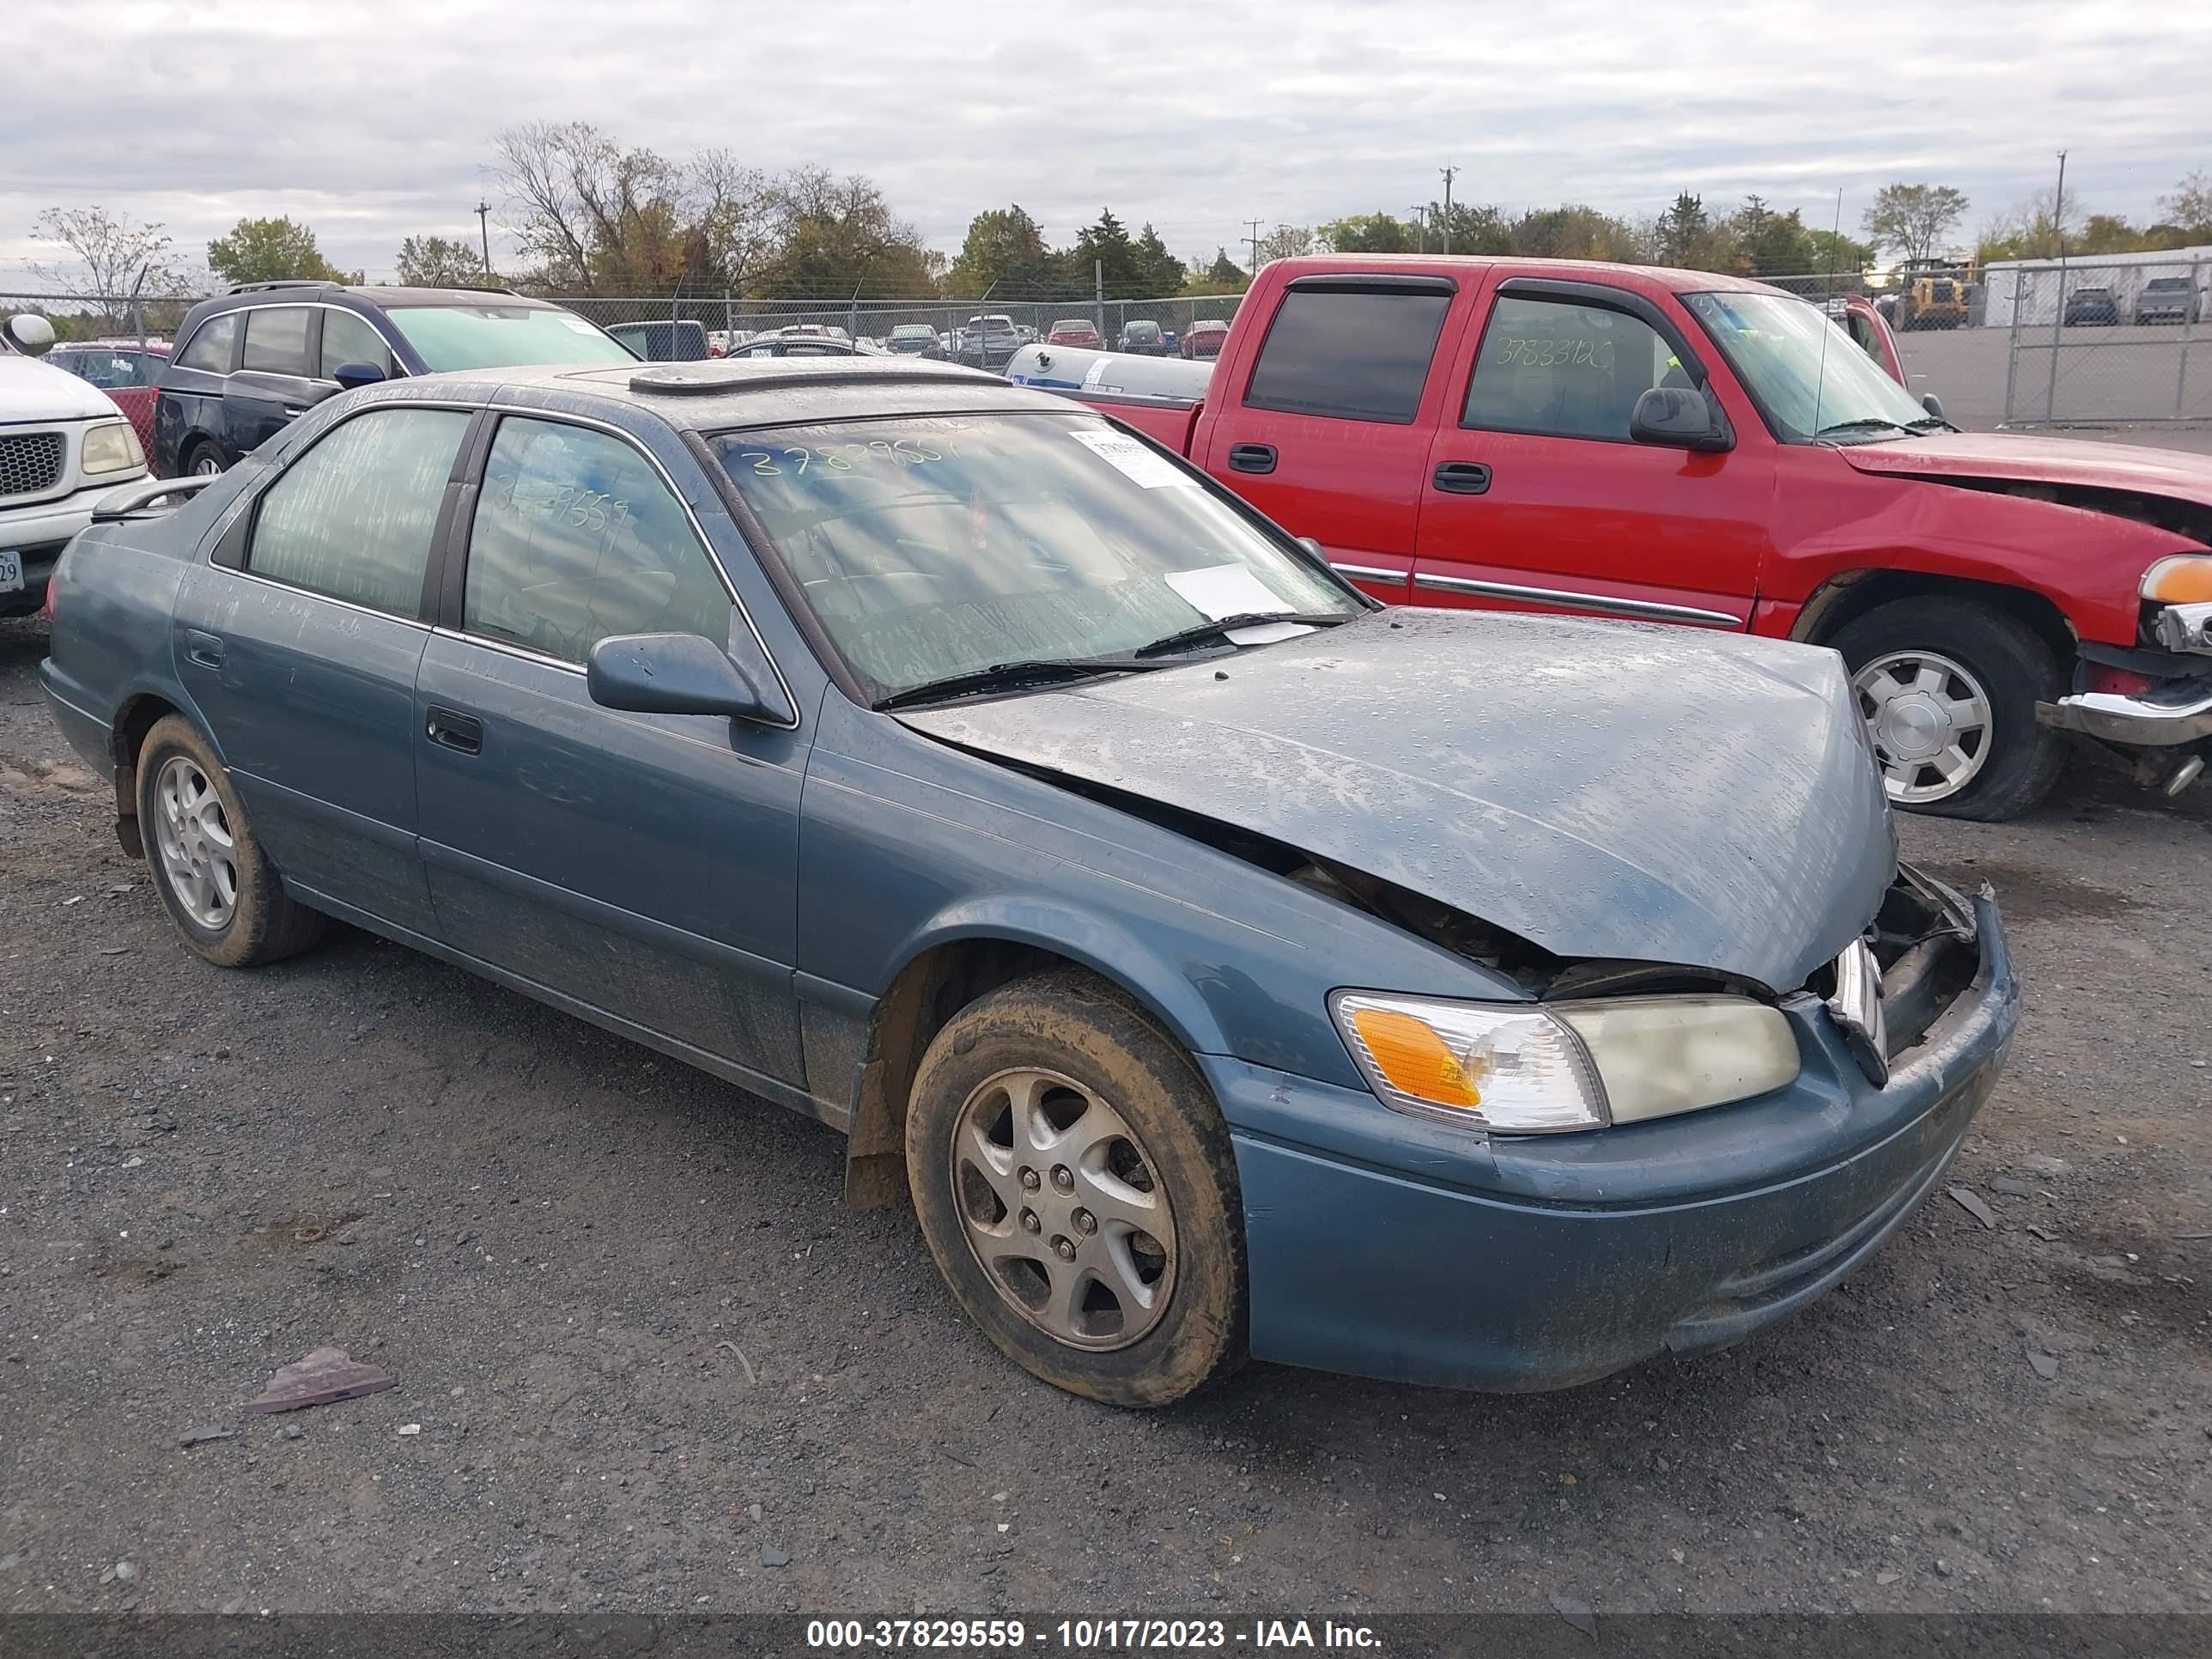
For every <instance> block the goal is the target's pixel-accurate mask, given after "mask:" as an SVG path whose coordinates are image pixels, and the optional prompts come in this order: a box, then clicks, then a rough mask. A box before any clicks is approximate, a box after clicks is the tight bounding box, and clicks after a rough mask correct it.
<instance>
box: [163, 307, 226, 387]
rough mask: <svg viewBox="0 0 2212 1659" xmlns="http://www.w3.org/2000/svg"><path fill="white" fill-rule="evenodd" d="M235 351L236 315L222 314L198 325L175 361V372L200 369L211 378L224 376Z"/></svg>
mask: <svg viewBox="0 0 2212 1659" xmlns="http://www.w3.org/2000/svg"><path fill="white" fill-rule="evenodd" d="M237 349H238V313H236V312H234V311H232V312H226V313H224V314H223V315H222V316H220V317H210V318H209V319H207V321H205V322H204V323H202V324H201V325H199V330H198V331H197V333H195V334H194V335H193V336H192V341H191V344H190V345H188V346H186V347H185V349H184V350H183V351H182V352H181V353H179V356H178V357H177V366H178V367H179V368H204V369H206V370H207V371H208V372H209V373H210V374H229V373H230V365H231V362H232V361H233V359H234V357H235V356H236V354H237Z"/></svg>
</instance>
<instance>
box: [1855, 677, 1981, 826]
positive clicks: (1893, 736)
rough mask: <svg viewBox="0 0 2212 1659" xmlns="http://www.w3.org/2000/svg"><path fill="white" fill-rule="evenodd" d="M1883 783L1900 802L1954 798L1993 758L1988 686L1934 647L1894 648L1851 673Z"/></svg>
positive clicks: (1894, 799) (1902, 803)
mask: <svg viewBox="0 0 2212 1659" xmlns="http://www.w3.org/2000/svg"><path fill="white" fill-rule="evenodd" d="M1851 685H1852V689H1853V690H1855V691H1856V692H1857V695H1858V703H1859V714H1860V715H1861V717H1862V718H1863V719H1864V720H1865V721H1866V723H1867V732H1868V735H1869V736H1870V737H1871V738H1873V739H1874V751H1875V760H1876V761H1877V762H1878V763H1880V764H1881V772H1882V786H1883V787H1884V788H1885V789H1887V791H1888V793H1889V798H1890V799H1891V800H1892V801H1893V802H1895V803H1896V804H1897V805H1900V806H1909V805H1922V804H1924V803H1926V802H1929V801H1938V800H1945V799H1949V798H1950V797H1951V796H1953V795H1955V794H1957V793H1959V792H1960V790H1962V789H1964V788H1965V787H1966V786H1967V785H1968V784H1970V783H1972V781H1974V779H1975V778H1976V777H1978V775H1980V773H1981V770H1982V769H1983V767H1984V766H1985V765H1986V764H1987V763H1988V762H1989V757H1990V739H1991V738H1992V736H1993V735H1994V732H1993V727H1992V723H1991V718H1990V696H1989V693H1988V691H1987V690H1985V689H1984V687H1983V685H1982V683H1981V682H1980V681H1979V680H1978V679H1977V678H1975V677H1974V676H1973V675H1972V673H1971V672H1969V671H1967V669H1966V667H1965V666H1964V665H1961V664H1960V663H1959V662H1958V661H1956V660H1955V659H1953V658H1950V657H1946V656H1943V655H1942V654H1941V653H1937V652H1934V651H1893V652H1891V653H1888V654H1887V655H1886V656H1880V657H1876V658H1875V659H1873V660H1871V661H1870V662H1868V663H1866V664H1864V665H1862V666H1861V667H1860V669H1859V671H1858V672H1857V673H1856V674H1854V675H1853V676H1852V677H1851Z"/></svg>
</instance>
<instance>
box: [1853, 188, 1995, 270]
mask: <svg viewBox="0 0 2212 1659" xmlns="http://www.w3.org/2000/svg"><path fill="white" fill-rule="evenodd" d="M1967 206H1968V203H1967V200H1966V194H1965V192H1963V191H1957V190H1954V189H1953V188H1952V187H1951V186H1950V185H1906V184H1895V185H1883V186H1882V187H1881V189H1880V190H1878V191H1875V196H1874V202H1873V204H1872V205H1870V206H1869V208H1868V209H1867V210H1866V212H1865V214H1864V215H1863V216H1862V217H1861V218H1860V220H1859V227H1860V228H1861V229H1863V230H1864V231H1865V232H1866V234H1867V236H1868V239H1869V240H1871V241H1872V242H1873V243H1874V245H1875V246H1876V247H1877V248H1882V247H1888V248H1894V249H1896V250H1897V253H1898V257H1899V259H1900V260H1901V261H1902V262H1903V263H1904V264H1907V265H1924V264H1929V263H1931V262H1932V261H1933V260H1934V259H1935V258H1936V254H1937V252H1939V248H1938V246H1937V245H1938V244H1939V243H1941V242H1942V240H1944V238H1946V237H1947V236H1948V235H1949V234H1951V230H1952V228H1953V227H1954V226H1955V225H1956V224H1957V223H1958V222H1959V221H1960V220H1961V219H1963V218H1964V217H1966V209H1967Z"/></svg>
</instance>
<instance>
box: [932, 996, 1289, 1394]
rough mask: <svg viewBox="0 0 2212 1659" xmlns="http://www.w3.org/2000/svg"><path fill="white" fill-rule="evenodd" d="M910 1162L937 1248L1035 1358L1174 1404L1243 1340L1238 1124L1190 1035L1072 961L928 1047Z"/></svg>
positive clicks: (1085, 1379) (983, 1309)
mask: <svg viewBox="0 0 2212 1659" xmlns="http://www.w3.org/2000/svg"><path fill="white" fill-rule="evenodd" d="M906 1146H907V1169H908V1177H909V1180H910V1182H911V1184H912V1188H913V1193H914V1202H915V1212H916V1214H917V1215H918V1216H919V1217H920V1218H921V1230H922V1235H923V1237H925V1238H927V1241H928V1243H929V1249H930V1254H931V1255H933V1256H934V1257H935V1258H936V1261H937V1265H938V1267H939V1271H941V1272H942V1273H944V1275H945V1281H946V1283H947V1284H949V1285H951V1288H952V1293H953V1295H954V1296H955V1297H957V1299H958V1301H959V1303H960V1305H961V1306H962V1307H963V1308H964V1309H965V1310H967V1312H968V1315H969V1317H970V1318H972V1319H973V1320H975V1322H976V1323H977V1324H978V1325H980V1326H981V1327H982V1328H983V1332H984V1334H985V1335H987V1336H988V1337H989V1338H990V1339H991V1340H992V1341H993V1342H994V1344H996V1345H997V1346H998V1347H999V1349H1000V1351H1001V1352H1004V1353H1005V1354H1006V1356H1007V1357H1008V1358H1011V1359H1012V1360H1013V1361H1014V1362H1015V1363H1016V1364H1019V1365H1021V1366H1022V1367H1023V1368H1024V1370H1028V1371H1029V1372H1030V1374H1031V1375H1032V1376H1037V1377H1040V1378H1042V1380H1044V1381H1045V1382H1047V1383H1052V1384H1053V1385H1054V1387H1056V1388H1060V1389H1066V1390H1067V1391H1068V1392H1069V1393H1071V1394H1077V1395H1084V1396H1085V1397H1086V1398H1089V1399H1091V1400H1097V1401H1103V1402H1104V1403H1105V1404H1107V1405H1111V1406H1143V1407H1152V1406H1164V1405H1167V1404H1169V1403H1170V1402H1172V1401H1176V1400H1180V1399H1182V1397H1183V1396H1185V1395H1188V1394H1191V1393H1194V1392H1195V1391H1196V1390H1198V1389H1202V1388H1205V1387H1206V1386H1208V1385H1209V1384H1212V1383H1218V1382H1219V1381H1221V1380H1222V1379H1224V1378H1225V1377H1227V1376H1230V1375H1231V1373H1233V1372H1234V1371H1235V1370H1237V1367H1238V1366H1239V1365H1241V1364H1243V1361H1244V1358H1245V1354H1246V1350H1247V1319H1246V1300H1245V1298H1246V1282H1245V1253H1244V1228H1243V1203H1242V1200H1241V1199H1240V1197H1239V1195H1238V1190H1237V1166H1236V1161H1235V1158H1234V1155H1233V1153H1232V1152H1231V1149H1230V1144H1229V1130H1228V1126H1227V1125H1226V1124H1225V1122H1224V1121H1222V1118H1221V1114H1220V1111H1219V1109H1218V1107H1216V1105H1215V1104H1214V1102H1213V1099H1212V1095H1211V1093H1210V1092H1209V1091H1207V1089H1206V1083H1205V1080H1204V1079H1202V1078H1201V1077H1200V1075H1199V1073H1198V1070H1197V1068H1196V1066H1194V1065H1193V1064H1192V1062H1191V1060H1190V1057H1189V1055H1188V1054H1186V1053H1184V1052H1183V1050H1182V1048H1180V1047H1179V1046H1177V1045H1176V1043H1175V1042H1172V1041H1171V1040H1170V1039H1169V1038H1168V1037H1167V1036H1165V1035H1164V1033H1163V1032H1161V1030H1159V1029H1158V1027H1157V1026H1156V1025H1154V1024H1153V1023H1152V1021H1151V1019H1149V1018H1147V1017H1146V1015H1145V1014H1144V1012H1142V1011H1141V1010H1139V1008H1138V1007H1136V1006H1135V1005H1133V1003H1131V1002H1130V1001H1129V1000H1127V998H1125V997H1124V996H1122V995H1121V994H1120V993H1119V992H1118V991H1116V990H1115V989H1114V988H1113V987H1110V986H1108V985H1106V984H1104V983H1103V982H1101V981H1098V980H1096V979H1093V978H1091V976H1090V975H1085V974H1080V973H1075V972H1072V971H1071V972H1065V973H1055V974H1048V975H1041V976H1039V977H1037V978H1035V979H1030V980H1023V981H1017V982H1016V983H1014V984H1012V985H1010V986H1007V987H1004V988H1002V989H1000V990H998V991H995V992H994V993H992V994H990V995H988V996H987V997H984V998H983V999H981V1000H980V1001H977V1002H975V1003H973V1004H971V1005H969V1006H968V1007H966V1008H964V1009H963V1010H962V1011H961V1012H959V1013H958V1014H957V1015H955V1016H954V1017H953V1018H952V1019H951V1022H950V1023H948V1024H946V1025H945V1029H944V1030H941V1031H939V1033H938V1034H937V1036H936V1038H935V1039H934V1040H933V1042H931V1043H930V1045H929V1048H928V1050H927V1053H926V1054H924V1055H923V1056H922V1060H921V1068H920V1070H919V1071H918V1072H917V1073H916V1074H915V1081H914V1088H913V1091H912V1094H911V1096H910V1097H909V1101H908V1109H907V1120H906Z"/></svg>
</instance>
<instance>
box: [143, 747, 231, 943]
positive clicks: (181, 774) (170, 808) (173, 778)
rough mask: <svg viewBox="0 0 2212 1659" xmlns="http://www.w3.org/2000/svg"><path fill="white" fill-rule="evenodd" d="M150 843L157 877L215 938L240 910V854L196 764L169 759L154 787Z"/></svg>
mask: <svg viewBox="0 0 2212 1659" xmlns="http://www.w3.org/2000/svg"><path fill="white" fill-rule="evenodd" d="M154 799H155V803H156V804H157V805H158V806H159V807H160V809H161V810H160V815H159V817H157V818H156V819H155V824H154V841H155V846H156V847H157V848H158V849H159V850H160V852H161V872H162V874H163V875H164V876H166V877H167V878H168V883H169V890H170V891H171V892H173V893H174V894H175V895H176V898H177V902H178V904H179V906H181V907H182V908H183V909H184V912H185V915H188V916H190V917H191V919H192V921H194V922H195V923H196V924H197V925H198V926H199V927H204V928H205V929H206V930H207V931H208V932H209V933H221V932H222V930H223V929H224V928H225V927H228V926H229V925H230V919H231V917H232V916H233V915H235V914H236V913H237V910H238V848H237V846H236V843H235V842H234V841H233V840H232V837H231V833H230V820H229V819H228V817H224V815H223V810H222V797H221V796H220V795H218V794H216V791H215V786H214V785H213V784H212V783H210V782H209V781H208V776H207V774H206V773H204V772H203V771H202V770H201V769H200V768H199V765H198V763H197V762H196V761H194V760H193V759H192V758H191V757H190V756H188V755H172V756H170V757H169V758H168V759H167V760H166V761H164V762H163V763H162V764H161V772H160V774H159V775H157V776H156V777H155V781H154Z"/></svg>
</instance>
